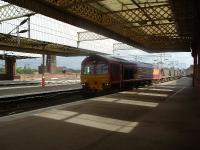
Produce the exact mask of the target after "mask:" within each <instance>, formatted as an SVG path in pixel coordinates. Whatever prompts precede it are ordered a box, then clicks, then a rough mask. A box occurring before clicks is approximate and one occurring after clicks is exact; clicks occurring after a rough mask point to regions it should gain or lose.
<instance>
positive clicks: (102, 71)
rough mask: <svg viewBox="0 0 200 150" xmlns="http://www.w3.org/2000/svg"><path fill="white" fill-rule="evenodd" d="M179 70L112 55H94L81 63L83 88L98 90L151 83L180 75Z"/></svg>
mask: <svg viewBox="0 0 200 150" xmlns="http://www.w3.org/2000/svg"><path fill="white" fill-rule="evenodd" d="M178 72H179V71H177V70H170V69H167V68H163V69H159V68H156V67H155V66H153V65H152V64H148V63H142V62H130V61H127V60H124V59H120V58H115V57H111V56H102V55H93V56H89V57H87V58H85V59H84V60H83V62H82V64H81V84H82V87H83V89H85V90H89V91H93V92H97V91H103V90H108V89H113V88H126V87H130V86H135V87H138V86H140V85H145V84H147V85H150V84H152V83H153V82H164V81H169V80H172V79H176V78H178V77H179V76H180V74H179V73H178Z"/></svg>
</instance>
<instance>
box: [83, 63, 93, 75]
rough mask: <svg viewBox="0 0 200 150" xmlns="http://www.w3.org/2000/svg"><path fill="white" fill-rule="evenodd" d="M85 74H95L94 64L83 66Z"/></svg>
mask: <svg viewBox="0 0 200 150" xmlns="http://www.w3.org/2000/svg"><path fill="white" fill-rule="evenodd" d="M82 73H83V74H85V75H89V74H94V65H93V64H88V65H85V66H83V72H82Z"/></svg>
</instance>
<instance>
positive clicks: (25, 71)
mask: <svg viewBox="0 0 200 150" xmlns="http://www.w3.org/2000/svg"><path fill="white" fill-rule="evenodd" d="M36 71H37V70H36V69H31V68H27V67H24V68H22V67H18V68H17V69H16V72H17V73H18V74H33V73H34V72H36Z"/></svg>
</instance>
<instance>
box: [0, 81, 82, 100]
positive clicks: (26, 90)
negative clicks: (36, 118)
mask: <svg viewBox="0 0 200 150" xmlns="http://www.w3.org/2000/svg"><path fill="white" fill-rule="evenodd" d="M7 83H8V82H5V84H7ZM24 83H27V84H24ZM28 83H29V82H22V85H16V84H15V83H12V82H11V84H14V85H12V86H11V85H9V86H6V85H5V86H2V87H1V86H0V99H1V98H5V97H16V96H22V95H31V94H40V93H47V92H52V91H62V90H63V91H64V90H74V89H80V88H81V84H80V83H68V84H48V85H46V86H45V87H42V86H41V85H40V84H39V83H38V84H28ZM0 84H1V83H0Z"/></svg>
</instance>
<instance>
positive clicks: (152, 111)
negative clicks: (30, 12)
mask: <svg viewBox="0 0 200 150" xmlns="http://www.w3.org/2000/svg"><path fill="white" fill-rule="evenodd" d="M199 110H200V99H199V97H197V95H196V93H195V91H194V90H193V88H192V87H191V79H189V78H182V79H180V80H177V81H172V82H168V83H163V84H160V85H156V86H152V87H148V88H141V89H138V90H131V91H125V92H120V93H116V94H112V95H106V96H103V97H96V98H92V99H89V100H85V101H81V102H74V103H69V104H64V105H59V106H54V107H50V108H46V109H40V110H36V111H32V112H26V113H21V114H18V115H12V116H7V117H2V118H0V139H1V140H0V149H2V150H134V149H135V150H180V149H181V150H183V149H187V150H194V149H200V144H199V139H200V111H199Z"/></svg>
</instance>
